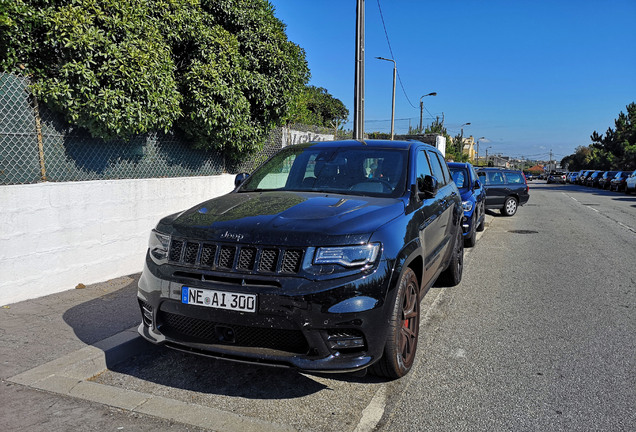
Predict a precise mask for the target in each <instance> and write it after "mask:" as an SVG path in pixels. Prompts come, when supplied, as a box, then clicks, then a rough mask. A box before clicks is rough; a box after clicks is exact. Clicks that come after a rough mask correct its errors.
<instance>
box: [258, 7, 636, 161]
mask: <svg viewBox="0 0 636 432" xmlns="http://www.w3.org/2000/svg"><path fill="white" fill-rule="evenodd" d="M270 2H271V3H272V4H273V5H274V7H275V15H276V16H277V17H278V18H279V19H281V20H282V21H283V22H284V23H285V24H286V25H287V36H288V37H289V39H290V40H291V41H293V42H294V43H296V44H298V45H300V46H301V47H302V48H304V49H305V51H306V56H307V61H308V63H309V67H310V70H311V75H312V77H311V81H310V84H312V85H315V86H319V87H324V88H326V89H327V90H328V91H329V92H330V93H331V94H332V95H334V96H335V97H337V98H338V99H340V100H342V101H343V102H344V104H345V105H346V106H347V108H349V112H350V118H349V120H350V121H351V120H353V83H354V55H355V12H356V0H318V1H317V0H270ZM380 6H381V8H382V15H383V17H384V22H385V25H386V30H387V33H388V36H389V41H390V43H391V48H392V51H393V58H394V59H395V60H396V62H397V67H398V73H399V75H400V78H401V81H402V85H403V87H404V92H403V91H402V88H401V86H400V83H399V81H398V84H397V90H396V102H395V105H396V106H395V118H396V122H395V131H396V133H405V132H406V131H407V130H408V126H409V119H410V123H411V125H412V126H417V125H418V124H419V115H420V110H419V100H420V97H421V96H422V95H424V94H427V93H430V92H437V93H438V95H437V96H436V97H432V96H429V97H425V98H424V99H423V101H424V106H425V107H426V109H427V110H428V112H427V111H426V110H425V111H424V124H427V123H430V122H431V119H432V118H431V116H430V115H429V113H430V114H432V116H440V117H441V116H442V113H443V115H444V118H445V123H444V124H445V126H446V127H447V129H448V132H449V133H450V134H451V135H455V134H457V133H459V131H460V128H461V125H462V124H464V123H468V122H470V123H471V125H470V126H465V127H464V135H465V136H468V135H473V136H474V137H475V138H479V137H482V136H484V137H486V140H485V141H484V140H482V143H481V146H480V147H481V149H480V153H481V154H483V153H484V149H485V147H488V146H492V148H491V149H490V150H489V152H492V153H501V154H504V155H509V156H517V157H520V156H525V157H526V158H530V159H546V160H547V159H548V154H549V152H550V150H552V151H553V154H554V155H555V156H554V158H555V159H557V160H560V159H561V158H562V157H563V156H566V155H569V154H571V153H573V152H574V150H575V148H576V147H577V146H579V145H589V144H590V138H589V137H590V135H591V134H592V132H593V131H594V130H596V131H598V132H599V133H604V132H605V131H606V130H607V128H608V127H614V119H616V117H617V116H618V114H619V113H620V112H621V111H622V112H626V109H625V107H626V106H627V105H628V104H629V103H631V102H634V101H636V0H552V1H544V0H534V1H530V0H506V1H503V0H481V1H478V0H441V1H440V0H437V1H429V0H380ZM365 11H366V40H365V44H366V76H365V80H366V89H365V90H366V91H365V97H366V103H365V132H371V131H383V132H389V131H390V118H391V92H392V79H393V78H392V76H393V75H392V74H393V64H392V63H390V62H386V61H381V60H376V59H375V57H377V56H380V57H386V58H391V52H390V51H389V47H388V44H387V39H386V36H385V33H384V28H383V26H382V20H381V17H380V12H379V8H378V0H366V8H365ZM409 101H410V102H409ZM347 128H352V124H351V122H350V123H349V124H348V125H347Z"/></svg>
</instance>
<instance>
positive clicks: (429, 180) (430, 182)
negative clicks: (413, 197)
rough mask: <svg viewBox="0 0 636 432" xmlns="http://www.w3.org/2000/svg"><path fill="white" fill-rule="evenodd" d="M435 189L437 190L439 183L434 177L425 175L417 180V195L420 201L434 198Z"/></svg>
mask: <svg viewBox="0 0 636 432" xmlns="http://www.w3.org/2000/svg"><path fill="white" fill-rule="evenodd" d="M437 189H439V183H438V181H437V179H436V178H435V177H433V176H430V175H426V176H424V177H423V178H422V177H418V178H417V192H418V193H417V195H418V196H419V198H420V199H422V198H430V197H433V196H435V194H436V193H437Z"/></svg>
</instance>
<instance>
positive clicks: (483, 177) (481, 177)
mask: <svg viewBox="0 0 636 432" xmlns="http://www.w3.org/2000/svg"><path fill="white" fill-rule="evenodd" d="M477 177H479V181H480V182H481V184H483V185H485V184H489V183H488V180H487V179H486V173H485V172H483V171H480V172H478V173H477Z"/></svg>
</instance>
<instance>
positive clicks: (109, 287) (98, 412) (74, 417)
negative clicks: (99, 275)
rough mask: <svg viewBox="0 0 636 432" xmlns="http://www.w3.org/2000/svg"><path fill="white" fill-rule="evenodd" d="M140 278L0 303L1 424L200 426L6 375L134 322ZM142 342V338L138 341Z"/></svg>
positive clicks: (12, 427) (14, 427)
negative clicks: (58, 391)
mask: <svg viewBox="0 0 636 432" xmlns="http://www.w3.org/2000/svg"><path fill="white" fill-rule="evenodd" d="M138 278H139V274H135V275H131V276H125V277H120V278H117V279H113V280H110V281H108V282H103V283H99V284H94V285H90V286H87V287H86V288H84V289H75V290H70V291H64V292H62V293H58V294H53V295H49V296H46V297H41V298H37V299H34V300H27V301H24V302H20V303H15V304H11V305H8V306H3V307H1V308H0V362H1V364H2V369H1V371H0V379H1V380H2V388H1V390H0V419H1V423H2V425H3V427H2V429H3V430H5V431H70V430H77V431H111V430H112V431H118V430H123V431H126V430H128V431H164V430H166V431H168V430H171V431H182V430H189V431H198V430H202V429H197V428H194V427H192V426H190V427H188V426H186V425H184V424H180V423H174V422H171V421H169V420H162V419H158V418H154V417H151V416H147V415H143V414H139V413H133V412H127V411H124V410H120V409H116V408H111V407H109V406H106V405H102V404H99V403H95V402H90V401H87V400H82V399H76V398H71V397H66V396H62V395H60V394H55V393H49V392H46V391H41V390H36V389H34V388H32V387H28V386H25V385H21V384H16V383H14V382H11V381H9V379H10V378H12V377H15V376H16V375H18V374H22V373H24V372H27V371H29V370H31V369H33V368H35V367H37V366H41V365H45V364H46V363H48V362H50V361H53V360H55V359H59V358H60V357H63V356H65V355H69V354H71V353H74V352H76V351H78V350H81V349H83V348H86V347H91V345H93V344H97V343H98V342H99V341H102V340H104V339H106V338H109V337H111V336H114V335H116V334H119V333H121V332H124V331H126V330H128V329H133V328H134V327H136V325H137V324H138V323H139V321H140V315H139V310H138V307H137V300H136V290H137V280H138ZM139 342H141V343H143V342H142V341H140V340H136V343H139ZM91 348H93V347H91ZM93 349H94V348H93ZM117 350H121V348H118V347H116V349H115V350H113V351H112V352H111V354H112V353H116V352H117Z"/></svg>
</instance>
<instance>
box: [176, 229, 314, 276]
mask: <svg viewBox="0 0 636 432" xmlns="http://www.w3.org/2000/svg"><path fill="white" fill-rule="evenodd" d="M304 255H305V250H304V249H299V248H289V249H286V248H276V247H259V246H252V245H227V244H214V243H204V242H199V241H192V240H185V239H175V238H173V239H172V241H171V242H170V250H169V252H168V260H169V261H170V262H172V263H175V264H181V265H187V266H193V267H197V268H201V269H210V270H216V269H219V270H223V271H228V270H230V271H237V272H243V273H264V274H268V273H269V274H296V273H298V272H299V271H300V268H301V266H302V261H303V258H304Z"/></svg>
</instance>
